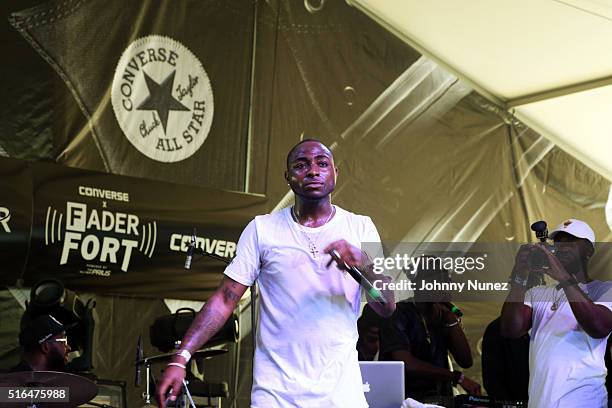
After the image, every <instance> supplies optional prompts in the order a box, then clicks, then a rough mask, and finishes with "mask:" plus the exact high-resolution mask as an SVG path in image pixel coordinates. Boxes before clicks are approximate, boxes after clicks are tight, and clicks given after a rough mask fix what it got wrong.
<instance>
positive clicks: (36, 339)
mask: <svg viewBox="0 0 612 408" xmlns="http://www.w3.org/2000/svg"><path fill="white" fill-rule="evenodd" d="M65 331H66V329H65V327H64V325H63V324H61V323H60V322H59V321H58V320H57V319H55V318H54V317H53V316H51V315H42V316H38V317H36V318H34V319H32V321H30V322H29V323H28V324H27V325H26V326H25V327H24V328H23V329H22V330H21V332H20V333H19V344H21V345H22V346H26V345H30V346H31V345H36V344H41V343H42V342H44V341H47V340H49V339H50V338H51V337H53V336H55V335H56V334H60V333H63V332H65Z"/></svg>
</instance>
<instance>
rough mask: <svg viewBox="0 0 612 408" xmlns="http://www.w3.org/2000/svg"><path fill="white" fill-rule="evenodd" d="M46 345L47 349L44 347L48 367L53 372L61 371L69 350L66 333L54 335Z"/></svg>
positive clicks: (66, 361) (64, 365) (64, 366)
mask: <svg viewBox="0 0 612 408" xmlns="http://www.w3.org/2000/svg"><path fill="white" fill-rule="evenodd" d="M46 343H47V347H45V350H46V356H47V365H48V367H49V368H50V369H51V370H54V371H63V370H64V369H65V368H66V364H67V363H68V353H69V352H70V350H71V349H70V346H69V345H68V339H67V338H66V333H62V334H58V335H55V336H53V337H51V338H50V339H49V340H47V341H46Z"/></svg>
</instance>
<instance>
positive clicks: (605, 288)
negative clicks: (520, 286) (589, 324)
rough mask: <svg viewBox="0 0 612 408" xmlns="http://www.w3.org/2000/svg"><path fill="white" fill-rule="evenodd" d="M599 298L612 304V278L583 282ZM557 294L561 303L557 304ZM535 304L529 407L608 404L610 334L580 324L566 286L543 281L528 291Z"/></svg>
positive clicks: (599, 301) (601, 302)
mask: <svg viewBox="0 0 612 408" xmlns="http://www.w3.org/2000/svg"><path fill="white" fill-rule="evenodd" d="M580 288H581V289H582V290H583V291H584V292H585V293H586V294H588V295H589V297H590V298H591V300H593V302H594V303H596V304H599V305H603V306H606V307H607V308H608V309H610V310H612V282H601V281H591V282H589V283H587V284H580ZM556 299H560V301H559V305H558V309H557V310H556V311H554V310H551V306H552V304H553V302H554V301H555V300H556ZM524 303H525V304H526V305H527V306H529V307H531V309H532V311H533V312H532V313H533V314H532V327H531V342H530V345H529V375H530V378H529V407H534V408H575V407H589V408H600V407H601V408H605V407H607V406H608V397H607V392H606V386H605V383H606V373H607V370H606V365H605V363H604V354H605V351H606V343H607V337H605V338H603V339H595V338H593V337H591V336H589V335H588V334H587V333H586V332H585V331H584V330H582V328H581V327H580V325H579V324H578V322H577V321H576V318H575V317H574V314H573V312H572V309H571V306H570V304H569V303H568V301H567V298H566V297H565V292H564V291H563V289H561V290H559V291H557V290H556V289H555V285H549V286H537V287H534V288H532V289H530V290H529V291H527V293H526V295H525V302H524Z"/></svg>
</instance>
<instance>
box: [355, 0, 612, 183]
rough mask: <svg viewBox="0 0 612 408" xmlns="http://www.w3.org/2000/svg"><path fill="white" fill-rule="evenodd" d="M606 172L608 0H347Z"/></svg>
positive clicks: (611, 68) (611, 94)
mask: <svg viewBox="0 0 612 408" xmlns="http://www.w3.org/2000/svg"><path fill="white" fill-rule="evenodd" d="M349 3H350V4H352V5H353V6H355V7H357V8H359V9H361V10H362V11H364V12H365V13H366V14H368V15H369V16H370V17H372V18H373V19H375V20H376V21H378V22H379V23H380V24H382V25H383V26H385V27H386V28H387V29H389V30H391V31H392V32H394V33H395V34H396V35H398V36H399V37H400V38H401V39H403V40H404V41H406V42H407V43H409V44H410V45H412V46H413V47H414V48H416V49H417V50H418V51H420V52H422V53H423V54H424V55H427V56H429V57H430V58H432V59H434V60H435V61H436V62H438V63H439V64H441V65H442V66H443V67H445V68H446V69H448V70H450V71H451V72H453V73H454V74H456V75H457V76H458V77H460V78H461V79H464V80H466V81H467V82H468V83H470V84H471V85H472V86H473V87H474V88H475V89H476V90H478V91H479V92H480V93H481V94H483V95H485V96H486V97H487V98H489V99H490V100H492V101H493V102H495V103H497V104H498V105H500V106H501V107H503V108H505V109H508V110H509V111H510V112H511V113H513V114H514V115H515V116H516V117H517V118H518V119H520V120H521V121H523V122H524V123H526V124H528V125H529V126H530V127H532V128H533V129H534V130H536V131H538V132H540V133H541V134H543V135H545V136H546V137H548V138H550V139H551V140H552V141H553V142H554V143H556V144H557V145H558V146H559V147H561V148H562V149H564V150H566V151H567V152H569V153H570V154H572V155H574V156H575V157H576V158H578V159H579V160H581V161H583V162H584V163H585V164H587V165H588V166H589V167H591V168H593V169H594V170H596V171H597V172H599V173H601V174H602V175H603V176H605V177H606V178H608V179H610V180H612V162H611V161H610V160H609V157H608V156H609V154H608V152H610V150H611V148H612V140H611V138H610V135H612V122H611V121H610V120H609V118H610V117H612V103H611V101H612V85H610V84H612V54H610V52H609V50H610V49H611V48H612V1H611V0H563V1H561V0H472V1H461V2H448V1H442V0H432V1H427V2H423V1H419V0H385V1H380V0H349Z"/></svg>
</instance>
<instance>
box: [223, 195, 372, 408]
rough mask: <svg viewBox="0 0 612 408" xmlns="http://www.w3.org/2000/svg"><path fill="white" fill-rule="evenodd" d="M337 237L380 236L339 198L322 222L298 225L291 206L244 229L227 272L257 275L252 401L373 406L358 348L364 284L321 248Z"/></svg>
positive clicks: (261, 407)
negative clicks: (339, 202)
mask: <svg viewBox="0 0 612 408" xmlns="http://www.w3.org/2000/svg"><path fill="white" fill-rule="evenodd" d="M305 234H308V236H309V237H310V240H311V241H312V242H313V243H314V245H315V246H316V248H317V249H318V251H319V252H318V254H317V257H316V258H314V257H313V255H312V253H311V252H309V250H310V246H309V241H308V239H307V238H306V235H305ZM339 239H345V240H347V241H348V242H350V243H351V244H352V245H354V246H356V247H360V246H361V244H362V243H363V242H380V237H379V235H378V232H377V231H376V227H375V226H374V224H373V223H372V220H371V219H370V218H369V217H365V216H360V215H355V214H353V213H350V212H348V211H345V210H343V209H341V208H340V207H337V206H336V214H335V215H334V216H333V218H332V219H331V220H330V221H329V222H328V223H327V224H325V225H322V226H321V227H318V228H307V227H303V226H301V228H300V226H298V224H297V223H295V222H294V221H293V219H292V217H291V210H290V208H285V209H283V210H281V211H278V212H275V213H273V214H268V215H263V216H258V217H256V218H255V219H254V220H253V221H251V222H250V223H249V225H248V226H247V227H246V228H245V230H244V231H243V232H242V235H241V236H240V240H239V241H238V248H237V255H236V258H234V260H233V261H232V263H231V264H230V265H229V266H228V267H227V269H226V270H225V274H226V275H227V276H228V277H230V278H232V279H234V280H235V281H237V282H239V283H242V284H243V285H247V286H251V285H252V284H253V283H254V282H255V280H257V281H258V283H259V290H260V293H261V296H260V304H259V312H260V319H259V328H258V330H257V347H256V351H255V360H254V367H253V389H252V392H251V406H252V407H256V408H276V407H295V406H298V407H301V408H302V407H304V408H310V407H313V408H314V407H316V408H319V407H351V408H361V407H367V403H366V401H365V398H364V395H363V386H362V382H361V373H360V371H359V364H358V361H357V350H356V348H355V347H356V344H357V317H358V314H359V310H360V300H361V291H360V290H359V285H358V284H357V283H356V282H355V281H354V280H353V278H351V276H350V275H348V274H345V273H343V272H342V271H340V270H339V269H337V268H336V266H335V263H334V264H332V266H331V267H329V268H327V266H326V265H327V263H328V262H329V260H330V259H331V257H330V256H329V255H327V254H324V253H323V249H325V247H326V246H327V245H328V244H330V243H331V242H334V241H336V240H339Z"/></svg>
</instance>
